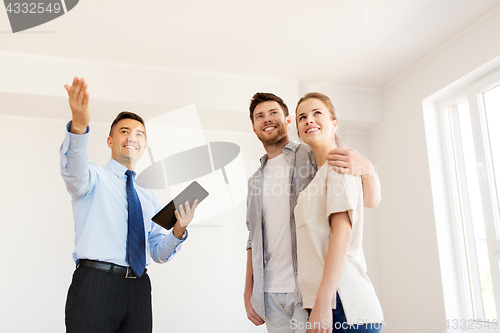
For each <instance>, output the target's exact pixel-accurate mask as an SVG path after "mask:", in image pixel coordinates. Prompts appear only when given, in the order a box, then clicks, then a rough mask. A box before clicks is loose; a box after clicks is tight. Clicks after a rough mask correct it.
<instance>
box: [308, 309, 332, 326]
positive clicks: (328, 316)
mask: <svg viewBox="0 0 500 333" xmlns="http://www.w3.org/2000/svg"><path fill="white" fill-rule="evenodd" d="M332 322H333V313H332V305H331V304H330V305H329V306H316V305H315V306H314V308H313V309H312V311H311V315H310V316H309V324H308V325H307V327H310V329H308V330H307V333H328V332H331V331H332V329H333V323H332Z"/></svg>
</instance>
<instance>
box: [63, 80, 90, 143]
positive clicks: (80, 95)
mask: <svg viewBox="0 0 500 333" xmlns="http://www.w3.org/2000/svg"><path fill="white" fill-rule="evenodd" d="M64 88H66V91H67V92H68V97H69V106H70V108H71V113H72V114H73V119H72V121H71V128H70V130H69V131H70V132H71V133H74V134H85V133H86V131H87V126H88V125H89V123H90V112H89V93H88V92H87V83H85V79H84V78H81V79H79V78H78V77H75V78H74V79H73V83H72V84H71V87H70V86H69V85H68V84H65V85H64Z"/></svg>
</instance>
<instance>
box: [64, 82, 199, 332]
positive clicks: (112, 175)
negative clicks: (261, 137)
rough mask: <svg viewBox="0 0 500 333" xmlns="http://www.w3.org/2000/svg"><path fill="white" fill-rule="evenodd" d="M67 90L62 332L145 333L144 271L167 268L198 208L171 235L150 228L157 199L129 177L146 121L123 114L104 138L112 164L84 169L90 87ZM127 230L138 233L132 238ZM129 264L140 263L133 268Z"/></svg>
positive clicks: (188, 210)
mask: <svg viewBox="0 0 500 333" xmlns="http://www.w3.org/2000/svg"><path fill="white" fill-rule="evenodd" d="M65 88H66V90H67V92H68V96H69V104H70V107H71V112H72V115H73V117H72V120H71V121H70V122H69V123H68V125H67V132H66V139H65V140H64V143H63V144H62V146H61V150H60V154H61V175H62V177H63V179H64V182H65V183H66V187H67V189H68V192H69V193H70V194H71V199H72V204H73V215H74V220H75V250H74V252H73V259H74V260H75V262H76V263H77V268H76V270H75V273H74V275H73V281H72V283H71V286H70V288H69V291H68V297H67V301H66V332H71V333H73V332H75V333H76V332H82V333H83V332H85V333H88V332H92V333H100V332H103V333H104V332H121V333H123V332H127V333H128V332H137V333H150V332H152V309H151V283H150V280H149V276H148V274H147V272H146V271H147V270H146V269H144V267H145V266H146V265H148V264H150V262H151V259H153V260H154V261H155V262H158V263H164V262H167V261H169V260H170V259H171V258H172V257H173V255H174V254H175V253H176V252H177V251H178V250H179V249H180V246H181V243H182V242H184V241H185V240H186V238H187V231H186V227H187V226H188V224H189V223H190V222H191V220H192V219H193V216H194V211H195V209H196V201H195V202H194V203H193V206H192V207H190V206H189V203H188V202H186V203H185V205H184V208H185V209H184V208H183V207H182V206H180V207H179V211H178V212H177V211H176V213H175V214H176V217H177V222H176V224H175V226H174V227H173V229H172V232H170V233H167V232H166V230H165V229H163V228H162V227H160V226H159V225H157V224H155V223H153V222H152V221H151V217H152V216H153V215H154V214H155V213H156V212H157V211H158V210H159V209H160V208H161V207H160V205H159V203H158V199H157V198H156V196H155V195H154V193H153V192H151V191H150V190H148V189H146V188H144V187H141V186H140V185H139V184H137V183H136V182H135V173H134V172H133V170H134V168H135V166H136V163H137V161H138V160H139V159H140V158H141V157H142V155H143V154H144V152H145V150H146V146H147V143H146V129H145V127H144V121H143V120H142V118H141V117H140V116H138V115H136V114H134V113H131V112H121V113H120V114H119V115H118V116H117V117H116V119H115V120H114V121H113V123H112V125H111V129H110V133H109V137H108V139H107V144H108V147H109V148H110V149H111V159H110V160H109V161H108V163H107V164H106V165H103V166H100V165H97V164H94V163H89V162H88V140H89V122H90V112H89V106H88V104H89V93H88V92H87V84H86V83H85V81H84V79H83V78H82V79H78V78H75V79H74V80H73V83H72V85H71V87H70V86H69V85H65ZM130 178H131V179H130ZM127 180H128V183H127ZM132 198H135V200H136V201H133V200H134V199H132ZM130 200H132V202H131V201H130ZM132 206H133V207H134V210H133V212H131V213H130V215H131V216H132V215H133V216H135V217H136V218H135V219H134V217H132V221H133V222H131V220H130V219H131V217H130V216H129V209H131V208H130V207H132ZM137 206H139V207H137ZM134 223H135V224H134ZM131 225H133V226H134V227H135V228H136V229H134V230H133V231H132V232H130V231H129V230H131V229H129V228H131ZM142 227H144V233H143V230H142ZM129 234H130V235H129ZM132 234H137V235H138V236H137V238H136V239H138V240H139V241H136V240H135V239H134V238H130V236H131V235H132ZM137 244H139V245H137ZM137 248H138V249H139V250H136V249H137ZM134 251H135V252H134ZM144 257H145V260H144ZM134 258H140V260H139V262H140V264H138V265H136V264H135V263H132V261H134V260H136V259H134ZM136 262H137V261H136ZM131 266H133V267H135V269H132V267H131ZM137 267H140V268H139V269H138V268H137Z"/></svg>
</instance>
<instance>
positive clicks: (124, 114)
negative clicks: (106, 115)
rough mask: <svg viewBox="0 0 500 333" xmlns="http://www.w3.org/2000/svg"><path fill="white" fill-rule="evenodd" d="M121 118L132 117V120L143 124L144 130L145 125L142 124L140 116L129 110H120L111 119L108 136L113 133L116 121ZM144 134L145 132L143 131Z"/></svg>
mask: <svg viewBox="0 0 500 333" xmlns="http://www.w3.org/2000/svg"><path fill="white" fill-rule="evenodd" d="M122 119H133V120H137V121H138V122H140V123H141V124H142V126H144V132H146V125H144V120H143V119H142V118H141V116H139V115H138V114H135V113H133V112H129V111H122V112H120V113H119V114H118V115H117V116H116V118H115V120H113V123H111V127H110V129H109V136H112V134H113V130H114V129H115V127H116V124H118V122H119V121H120V120H122ZM144 134H146V133H144Z"/></svg>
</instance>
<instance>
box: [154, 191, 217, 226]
mask: <svg viewBox="0 0 500 333" xmlns="http://www.w3.org/2000/svg"><path fill="white" fill-rule="evenodd" d="M207 196H208V192H207V191H206V190H205V189H204V188H203V187H202V186H201V185H200V184H198V182H196V181H193V182H192V183H191V184H189V186H188V187H186V188H185V189H184V190H183V191H182V192H181V193H179V195H177V196H176V197H175V198H174V199H173V200H172V201H170V202H169V203H168V204H167V205H166V206H165V207H163V209H162V210H160V211H159V212H158V213H156V215H155V216H153V218H152V220H153V222H155V223H156V224H158V225H160V226H162V227H163V228H165V229H167V230H170V229H172V227H173V226H174V225H175V222H176V221H177V220H179V224H180V225H181V227H186V226H187V225H188V224H189V223H190V222H191V220H192V218H193V216H192V215H193V214H194V210H195V209H196V207H197V205H198V204H199V203H200V202H202V201H203V200H204V199H205V198H206V197H207ZM186 201H187V202H188V205H186V204H185V203H186ZM179 212H180V214H179Z"/></svg>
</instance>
